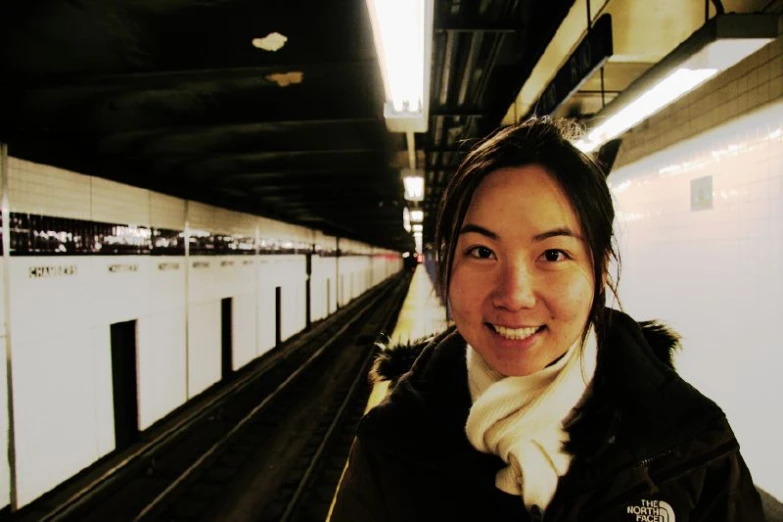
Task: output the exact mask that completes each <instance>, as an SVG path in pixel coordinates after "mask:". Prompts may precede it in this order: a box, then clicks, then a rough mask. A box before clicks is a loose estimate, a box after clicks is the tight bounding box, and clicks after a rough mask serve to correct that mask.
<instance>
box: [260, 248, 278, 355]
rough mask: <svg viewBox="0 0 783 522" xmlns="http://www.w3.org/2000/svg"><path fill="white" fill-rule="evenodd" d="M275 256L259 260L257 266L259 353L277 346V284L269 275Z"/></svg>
mask: <svg viewBox="0 0 783 522" xmlns="http://www.w3.org/2000/svg"><path fill="white" fill-rule="evenodd" d="M272 258H273V256H267V257H263V258H261V259H259V260H258V265H256V266H257V277H256V281H257V289H258V290H257V292H256V300H257V303H258V304H257V308H256V310H257V314H258V315H257V321H256V332H257V334H256V335H257V338H258V349H257V353H258V355H261V354H263V353H266V352H267V351H269V350H271V349H272V348H274V347H275V284H274V281H273V280H272V279H271V278H270V277H269V272H270V264H271V263H272V261H273V259H272Z"/></svg>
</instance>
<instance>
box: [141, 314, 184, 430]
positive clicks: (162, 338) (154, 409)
mask: <svg viewBox="0 0 783 522" xmlns="http://www.w3.org/2000/svg"><path fill="white" fill-rule="evenodd" d="M185 324H186V323H185V308H184V307H180V308H174V309H169V310H161V311H158V312H156V313H153V314H150V315H145V316H142V317H140V318H139V323H138V327H137V328H138V329H137V332H138V334H137V335H138V349H137V362H136V364H137V367H138V397H139V429H142V430H143V429H145V428H148V427H149V426H150V425H151V424H152V423H154V422H155V421H157V420H159V419H161V418H163V416H165V415H166V414H167V413H169V412H170V411H172V410H173V409H174V408H176V407H178V406H180V405H181V404H184V403H185V401H186V400H187V397H186V376H185V355H186V353H185V351H186V349H187V348H186V343H185Z"/></svg>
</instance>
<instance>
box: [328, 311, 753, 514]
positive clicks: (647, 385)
mask: <svg viewBox="0 0 783 522" xmlns="http://www.w3.org/2000/svg"><path fill="white" fill-rule="evenodd" d="M606 313H607V314H608V319H609V320H610V323H609V324H610V328H609V332H608V334H607V336H606V340H605V341H604V342H602V344H601V347H600V348H599V355H598V364H597V368H596V373H595V377H594V381H593V386H592V389H591V393H590V395H589V396H588V398H587V400H586V401H585V402H584V404H583V407H582V408H581V409H580V410H579V412H578V415H577V419H576V421H575V422H573V423H572V424H571V425H570V427H569V428H568V432H569V435H570V439H571V440H570V442H569V445H568V448H567V449H568V450H569V451H571V452H572V453H573V454H574V458H573V461H572V463H571V467H570V469H569V471H568V472H567V473H566V475H565V476H563V477H561V479H560V481H559V484H558V488H557V491H556V492H555V496H554V498H553V499H552V502H551V503H550V504H549V506H548V507H547V509H546V511H544V512H540V511H539V510H536V509H533V510H531V512H530V513H528V512H527V511H526V510H525V509H524V506H523V504H522V500H521V499H520V498H519V497H518V496H514V495H509V494H506V493H503V492H502V491H500V490H499V489H497V488H496V487H495V474H496V472H497V471H498V470H499V469H501V468H502V467H503V466H504V464H503V462H502V461H501V460H500V458H499V457H497V456H495V455H489V454H484V453H480V452H478V451H477V450H475V449H474V448H473V447H472V446H471V445H470V443H469V442H468V440H467V437H466V436H465V429H464V426H465V421H466V420H467V417H468V412H469V410H470V407H471V399H470V392H469V390H468V386H467V382H468V380H467V368H466V365H465V349H466V345H465V341H464V340H463V339H462V337H461V336H460V335H459V334H458V333H457V332H456V331H455V330H454V329H453V328H451V329H449V330H447V331H446V332H445V333H443V334H441V335H439V336H437V337H435V338H433V339H432V340H430V341H429V342H426V343H424V344H421V345H418V346H413V347H408V348H407V349H403V350H396V351H392V352H387V353H386V354H384V355H383V357H382V359H381V360H380V364H379V365H377V366H376V368H378V369H379V371H380V373H381V374H382V376H385V377H391V378H392V379H393V388H392V390H391V392H390V393H389V394H388V396H387V397H386V398H385V399H384V401H383V402H382V403H381V404H379V405H378V406H376V407H375V408H373V409H372V410H370V411H369V412H368V413H367V415H366V416H365V417H364V418H363V419H362V421H361V423H360V426H359V429H358V434H357V438H356V440H355V442H354V447H353V449H352V452H351V457H350V462H349V466H348V469H347V471H346V473H345V476H344V477H343V481H342V484H341V487H340V491H339V493H338V497H337V501H336V504H335V506H334V511H333V514H332V518H331V522H365V521H367V522H369V521H372V522H397V521H399V522H402V521H405V522H412V521H440V520H443V521H461V520H472V521H484V520H491V521H514V522H520V521H527V520H543V521H544V522H577V521H580V522H633V521H641V522H701V521H704V522H724V521H725V522H729V521H731V522H759V521H763V520H764V518H763V515H762V511H761V502H760V499H759V495H758V493H757V492H756V489H755V487H754V486H753V482H752V480H751V476H750V473H749V471H748V469H747V467H746V465H745V463H744V461H743V459H742V456H741V455H740V452H739V446H738V444H737V441H736V439H735V438H734V434H733V433H732V431H731V428H730V427H729V424H728V422H727V421H726V418H725V416H724V414H723V412H722V411H721V410H720V408H719V407H718V406H717V405H716V404H715V403H714V402H712V401H711V400H709V399H707V398H706V397H704V396H703V395H702V394H700V393H699V392H698V391H696V390H695V389H694V388H693V387H691V386H690V385H689V384H688V383H686V382H685V381H684V380H683V379H682V378H680V377H679V376H678V375H677V374H676V373H675V371H674V370H673V367H672V363H671V353H672V350H674V349H675V348H676V346H677V338H676V336H674V335H673V334H671V333H670V332H669V331H667V330H666V329H665V328H663V327H662V326H660V325H658V324H656V323H644V324H639V323H636V322H635V321H634V320H633V319H631V318H630V317H628V316H627V315H625V314H623V313H621V312H617V311H613V310H608V311H607V312H606ZM419 352H420V354H419ZM416 355H417V357H414V356H416ZM414 358H415V362H414V363H413V365H412V368H411V369H410V371H405V370H406V369H407V366H408V365H407V364H406V362H405V361H406V360H408V361H412V360H413V359H414ZM402 372H404V374H402V375H401V376H399V375H400V374H401V373H402ZM390 374H391V375H390ZM397 376H399V379H396V377H397Z"/></svg>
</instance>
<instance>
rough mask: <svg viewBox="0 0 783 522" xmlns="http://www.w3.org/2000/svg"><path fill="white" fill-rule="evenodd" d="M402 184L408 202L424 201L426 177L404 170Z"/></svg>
mask: <svg viewBox="0 0 783 522" xmlns="http://www.w3.org/2000/svg"><path fill="white" fill-rule="evenodd" d="M402 183H403V185H404V186H405V199H407V200H408V201H423V200H424V176H422V175H421V174H414V173H412V172H411V171H410V170H408V169H403V178H402Z"/></svg>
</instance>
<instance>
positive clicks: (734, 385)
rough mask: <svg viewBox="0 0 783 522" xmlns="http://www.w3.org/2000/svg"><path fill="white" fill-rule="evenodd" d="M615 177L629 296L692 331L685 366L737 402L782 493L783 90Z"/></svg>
mask: <svg viewBox="0 0 783 522" xmlns="http://www.w3.org/2000/svg"><path fill="white" fill-rule="evenodd" d="M623 146H624V147H625V145H623ZM609 182H610V184H611V186H612V188H613V192H614V194H615V197H616V201H617V212H618V220H617V221H618V223H617V225H618V226H617V231H618V234H619V238H620V241H621V243H620V244H621V252H622V266H623V271H622V279H621V281H620V296H621V299H622V303H623V305H624V307H625V308H626V310H627V311H628V312H630V313H631V314H632V315H634V316H635V317H636V318H638V319H650V318H660V319H663V320H665V321H667V322H669V323H670V324H671V325H672V326H674V327H675V328H676V329H677V330H679V331H680V332H681V333H682V335H683V337H684V346H685V349H684V350H683V351H682V352H681V353H680V354H679V355H678V356H677V365H678V368H679V370H680V372H681V373H682V374H683V376H684V377H685V378H686V379H687V380H688V381H690V382H691V383H692V384H694V385H695V386H696V387H697V388H699V389H700V390H701V391H702V392H703V393H705V394H706V395H707V396H709V397H711V398H713V399H714V400H715V401H716V402H717V403H718V404H719V405H720V406H721V407H722V408H723V409H724V410H725V411H726V413H727V415H728V417H729V420H730V422H731V423H732V426H733V428H734V430H735V432H736V434H737V437H738V439H739V441H740V444H741V446H742V452H743V455H744V456H745V459H746V461H747V463H748V466H749V467H750V469H751V472H752V474H753V476H754V479H755V481H756V483H757V485H759V486H761V487H762V488H764V489H766V490H767V491H769V492H770V493H772V494H773V495H775V496H776V497H778V498H781V499H783V480H781V479H780V477H781V474H780V468H781V466H783V451H781V448H780V444H779V436H778V434H779V433H780V432H781V431H782V430H783V420H781V418H780V415H777V414H770V411H771V410H770V408H773V410H774V408H777V407H778V402H779V399H780V398H781V397H783V380H781V379H780V373H781V371H783V351H781V341H780V333H779V325H780V318H781V317H783V269H781V264H780V260H781V259H782V258H783V100H780V101H778V102H776V103H772V104H768V105H766V106H764V107H761V108H759V109H757V110H755V111H753V112H751V113H749V114H747V115H745V116H743V117H740V118H735V119H734V120H732V121H729V122H727V123H726V124H725V125H722V126H720V127H715V128H713V129H712V130H710V131H707V132H705V133H702V134H700V135H698V136H695V137H693V138H691V139H689V140H687V141H682V142H680V143H678V144H677V145H674V146H670V147H668V148H666V149H663V150H660V151H658V152H657V153H655V154H652V155H649V156H645V157H643V158H642V159H640V160H638V161H636V162H634V163H632V164H626V165H625V166H623V167H621V168H619V169H615V171H614V172H613V173H612V174H611V175H610V177H609ZM709 182H711V184H712V186H711V189H710V188H709V185H708V184H705V183H709ZM700 186H701V187H706V188H705V189H704V190H700V189H699V187H700ZM710 200H711V202H710ZM770 401H771V402H770Z"/></svg>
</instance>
